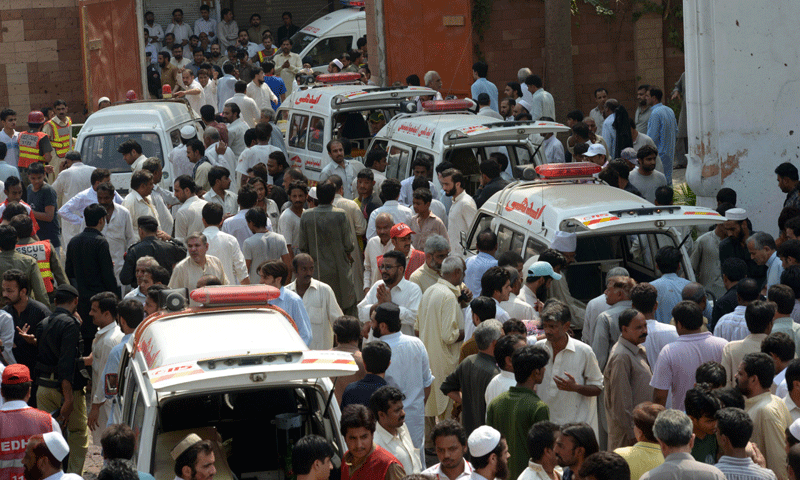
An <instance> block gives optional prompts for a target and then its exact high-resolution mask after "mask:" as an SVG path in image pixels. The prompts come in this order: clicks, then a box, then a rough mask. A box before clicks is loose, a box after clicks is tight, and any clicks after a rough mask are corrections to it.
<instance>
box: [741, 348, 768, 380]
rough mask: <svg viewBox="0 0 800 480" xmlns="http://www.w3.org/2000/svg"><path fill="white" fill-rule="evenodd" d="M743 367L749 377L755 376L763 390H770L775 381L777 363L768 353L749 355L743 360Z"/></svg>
mask: <svg viewBox="0 0 800 480" xmlns="http://www.w3.org/2000/svg"><path fill="white" fill-rule="evenodd" d="M742 367H743V368H744V373H746V374H747V376H748V377H751V376H753V375H755V376H756V377H757V378H758V383H759V384H760V385H761V388H765V389H769V387H771V386H772V380H774V379H775V362H773V361H772V357H770V356H769V355H767V354H766V353H761V352H758V353H748V354H747V355H745V356H744V358H742Z"/></svg>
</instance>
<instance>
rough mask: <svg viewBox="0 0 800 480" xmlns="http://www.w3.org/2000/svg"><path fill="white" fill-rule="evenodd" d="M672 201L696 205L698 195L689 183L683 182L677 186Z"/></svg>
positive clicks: (691, 205)
mask: <svg viewBox="0 0 800 480" xmlns="http://www.w3.org/2000/svg"><path fill="white" fill-rule="evenodd" d="M672 203H674V204H675V205H687V206H690V207H694V206H696V205H697V195H696V194H695V193H694V192H693V191H692V189H691V188H690V187H689V185H687V184H685V183H681V184H680V185H678V186H677V187H675V191H674V193H673V195H672Z"/></svg>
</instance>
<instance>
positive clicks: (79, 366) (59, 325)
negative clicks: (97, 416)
mask: <svg viewBox="0 0 800 480" xmlns="http://www.w3.org/2000/svg"><path fill="white" fill-rule="evenodd" d="M95 206H97V205H95ZM89 208H91V207H88V208H87V210H89ZM86 213H87V215H86V221H87V223H89V222H90V221H91V220H90V219H92V218H94V217H93V215H92V212H86ZM81 235H83V234H81ZM79 236H80V235H79ZM77 238H78V237H75V238H73V239H72V240H71V241H70V246H72V242H74V241H75V240H76V239H77ZM106 248H108V244H106ZM68 261H69V260H68ZM68 265H69V263H68ZM110 265H111V263H110V262H109V267H110ZM54 303H55V305H56V308H55V310H53V313H52V315H50V316H49V317H47V318H46V319H44V320H43V321H42V322H40V323H39V325H38V326H37V328H36V338H37V339H38V346H39V361H38V362H37V364H36V372H37V373H36V384H37V385H39V391H38V392H37V393H36V402H37V404H38V406H39V409H40V410H44V411H45V412H55V411H57V410H58V411H59V412H58V415H57V416H56V420H58V422H59V423H60V424H61V428H62V430H63V429H64V428H66V429H67V430H69V434H68V435H66V436H67V438H68V440H67V441H68V443H69V451H70V456H69V466H68V467H67V468H65V469H64V470H65V471H66V472H68V473H76V474H81V472H82V471H83V462H84V459H85V458H86V451H87V445H88V443H89V438H88V437H89V427H88V425H87V420H86V393H85V387H86V384H87V383H88V378H89V375H88V374H87V373H86V368H85V366H84V365H85V359H84V357H83V339H82V338H81V327H80V322H79V321H78V319H77V318H75V310H76V309H77V308H78V303H79V295H78V290H77V289H75V287H73V286H71V285H59V286H58V288H56V294H55V302H54ZM85 318H86V320H85V321H84V322H83V323H87V322H88V323H92V322H90V321H88V320H89V317H88V316H87V317H85Z"/></svg>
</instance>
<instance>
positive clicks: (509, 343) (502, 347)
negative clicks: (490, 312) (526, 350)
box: [494, 320, 526, 370]
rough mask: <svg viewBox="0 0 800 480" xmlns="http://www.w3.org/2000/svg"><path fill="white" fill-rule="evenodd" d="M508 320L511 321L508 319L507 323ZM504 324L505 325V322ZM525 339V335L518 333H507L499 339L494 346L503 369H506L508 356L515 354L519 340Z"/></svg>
mask: <svg viewBox="0 0 800 480" xmlns="http://www.w3.org/2000/svg"><path fill="white" fill-rule="evenodd" d="M508 322H510V320H507V321H506V323H508ZM503 325H505V323H504V324H503ZM525 341H526V337H525V336H523V335H519V334H516V333H515V334H505V335H503V336H502V337H500V338H498V339H497V343H496V344H495V346H494V359H495V361H496V362H497V366H498V367H500V369H501V370H503V369H505V365H506V358H508V357H510V356H512V355H513V354H514V347H516V346H517V344H518V343H519V342H525Z"/></svg>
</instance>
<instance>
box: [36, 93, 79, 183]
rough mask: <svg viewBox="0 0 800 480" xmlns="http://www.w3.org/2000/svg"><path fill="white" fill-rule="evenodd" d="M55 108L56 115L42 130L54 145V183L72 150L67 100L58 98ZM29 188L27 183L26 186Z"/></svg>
mask: <svg viewBox="0 0 800 480" xmlns="http://www.w3.org/2000/svg"><path fill="white" fill-rule="evenodd" d="M53 109H54V110H55V112H56V116H55V117H53V118H51V119H50V120H48V121H47V122H46V123H45V124H44V128H43V129H42V132H44V133H45V134H46V135H47V136H48V138H50V145H52V147H53V151H54V152H55V155H53V157H52V161H51V162H49V163H50V165H51V166H52V167H53V170H54V172H55V173H54V174H51V175H50V176H51V177H52V178H50V179H49V180H50V183H53V180H55V176H56V175H58V172H60V171H61V162H63V161H64V156H65V155H66V154H67V152H69V151H70V150H72V147H73V139H72V119H71V118H69V117H68V116H67V102H65V101H64V100H56V101H55V103H54V104H53ZM25 187H26V188H27V185H26V186H25Z"/></svg>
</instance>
